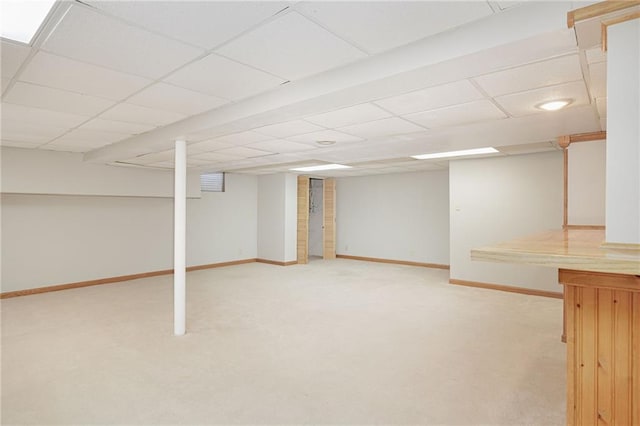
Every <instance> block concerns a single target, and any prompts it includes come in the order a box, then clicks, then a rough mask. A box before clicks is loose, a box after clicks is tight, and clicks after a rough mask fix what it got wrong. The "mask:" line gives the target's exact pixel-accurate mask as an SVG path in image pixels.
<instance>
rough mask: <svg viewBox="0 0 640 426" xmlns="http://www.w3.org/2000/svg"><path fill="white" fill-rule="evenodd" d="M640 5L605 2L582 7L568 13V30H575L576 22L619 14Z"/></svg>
mask: <svg viewBox="0 0 640 426" xmlns="http://www.w3.org/2000/svg"><path fill="white" fill-rule="evenodd" d="M639 4H640V1H635V0H632V1H629V0H627V1H603V2H600V3H595V4H592V5H589V6H585V7H581V8H578V9H575V10H571V11H569V12H567V28H573V27H574V26H575V25H576V22H579V21H584V20H586V19H591V18H596V17H598V16H602V15H606V14H608V13H612V12H617V11H619V10H623V9H627V8H630V7H634V6H637V5H639Z"/></svg>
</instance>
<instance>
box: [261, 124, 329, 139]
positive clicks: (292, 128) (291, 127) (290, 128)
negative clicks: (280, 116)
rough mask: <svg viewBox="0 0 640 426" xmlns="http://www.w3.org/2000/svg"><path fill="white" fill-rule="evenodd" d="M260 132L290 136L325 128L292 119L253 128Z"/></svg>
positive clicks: (269, 134)
mask: <svg viewBox="0 0 640 426" xmlns="http://www.w3.org/2000/svg"><path fill="white" fill-rule="evenodd" d="M253 130H255V131H256V132H258V133H262V134H265V135H268V136H272V137H274V138H287V137H289V136H295V135H301V134H304V133H311V132H317V131H321V130H325V128H324V127H320V126H317V125H315V124H311V123H307V122H306V121H303V120H292V121H286V122H284V123H278V124H271V125H269V126H264V127H258V128H257V129H253Z"/></svg>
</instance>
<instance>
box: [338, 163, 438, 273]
mask: <svg viewBox="0 0 640 426" xmlns="http://www.w3.org/2000/svg"><path fill="white" fill-rule="evenodd" d="M336 199H337V202H336V252H337V254H346V255H352V256H365V257H376V258H383V259H393V260H404V261H413V262H423V263H436V264H449V175H448V172H447V171H446V170H440V171H427V172H415V173H399V174H388V175H374V176H363V177H349V178H340V179H338V181H337V184H336Z"/></svg>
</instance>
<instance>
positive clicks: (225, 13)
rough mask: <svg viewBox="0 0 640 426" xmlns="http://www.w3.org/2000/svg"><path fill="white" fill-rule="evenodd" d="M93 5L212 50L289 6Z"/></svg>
mask: <svg viewBox="0 0 640 426" xmlns="http://www.w3.org/2000/svg"><path fill="white" fill-rule="evenodd" d="M87 3H89V4H90V5H91V6H94V7H96V8H98V9H100V10H103V11H105V12H108V13H109V14H112V15H114V16H118V17H120V18H122V19H125V20H127V21H129V22H132V23H134V24H136V25H139V26H141V27H143V28H147V29H149V30H152V31H156V32H159V33H161V34H166V35H168V36H170V37H173V38H176V39H178V40H182V41H184V42H186V43H191V44H194V45H196V46H199V47H202V48H205V49H212V48H214V47H216V46H218V45H219V44H221V43H223V42H225V41H227V40H229V39H231V38H233V37H235V36H237V35H238V34H240V33H242V32H244V31H246V30H248V29H250V28H251V27H253V26H255V25H257V24H258V23H260V22H261V21H263V20H265V19H267V18H269V17H270V16H273V15H274V14H276V13H277V12H278V11H280V10H282V9H284V8H285V7H286V6H287V4H288V3H287V2H281V1H153V2H148V1H112V0H106V1H104V0H87Z"/></svg>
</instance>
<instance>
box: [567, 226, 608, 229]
mask: <svg viewBox="0 0 640 426" xmlns="http://www.w3.org/2000/svg"><path fill="white" fill-rule="evenodd" d="M562 229H564V230H569V229H591V230H604V229H605V226H604V225H564V226H563V227H562Z"/></svg>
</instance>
